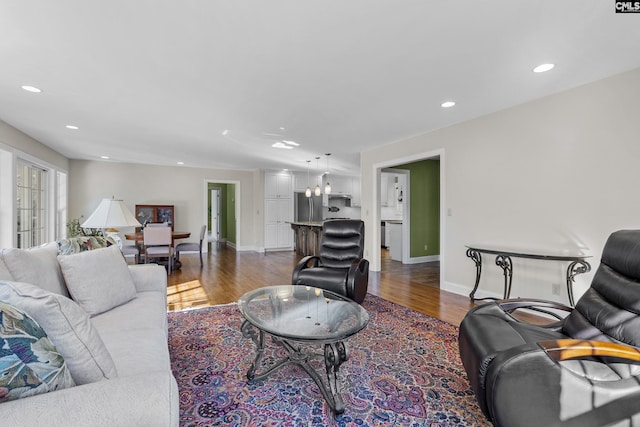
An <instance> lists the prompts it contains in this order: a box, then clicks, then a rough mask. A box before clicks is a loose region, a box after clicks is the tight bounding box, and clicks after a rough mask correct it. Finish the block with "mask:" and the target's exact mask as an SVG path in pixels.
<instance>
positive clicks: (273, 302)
mask: <svg viewBox="0 0 640 427" xmlns="http://www.w3.org/2000/svg"><path fill="white" fill-rule="evenodd" d="M238 308H239V309H240V312H241V313H242V315H243V316H244V318H245V320H244V321H243V322H242V335H243V336H244V337H245V338H250V339H251V340H252V341H253V342H254V343H255V344H256V346H257V351H256V357H255V360H254V361H253V363H252V364H251V367H250V368H249V371H248V372H247V378H248V379H249V381H250V382H251V381H254V380H262V379H265V378H267V377H268V376H269V375H271V374H272V373H274V372H275V371H277V370H279V369H280V368H282V367H284V366H287V365H291V364H295V365H299V366H300V367H302V368H303V369H304V370H305V371H306V372H307V373H308V374H309V376H310V377H311V378H312V379H313V380H314V381H315V383H316V384H317V385H318V388H319V389H320V392H321V393H322V396H323V397H324V399H325V400H326V401H327V403H328V404H329V406H330V407H331V409H332V410H333V411H334V413H335V414H341V413H343V412H344V409H345V407H344V402H343V401H342V397H341V396H340V390H339V382H338V370H339V368H340V365H341V364H342V363H344V362H346V361H347V360H349V349H348V347H347V343H346V342H345V340H346V339H347V338H349V337H350V336H352V335H354V334H356V333H358V332H359V331H360V330H362V329H363V328H364V327H365V326H366V325H367V323H368V322H369V314H368V313H367V311H366V310H365V309H364V308H362V306H360V305H359V304H358V303H356V302H354V301H352V300H350V299H348V298H347V297H344V296H341V295H338V294H336V293H334V292H330V291H326V290H324V289H318V288H314V287H311V286H304V285H295V286H293V285H285V286H268V287H265V288H259V289H255V290H253V291H249V292H247V293H246V294H244V295H243V296H242V297H240V300H239V301H238ZM265 334H269V335H271V336H272V337H273V341H274V342H275V343H276V344H277V345H280V346H282V347H284V348H285V349H286V350H287V355H286V357H284V358H283V359H282V360H280V361H278V362H277V363H276V364H274V365H272V366H270V367H267V368H265V370H264V371H263V372H261V373H257V372H256V370H258V369H259V368H261V366H260V362H261V359H262V355H263V353H264V338H265ZM310 344H311V345H310ZM313 344H317V345H318V346H319V347H320V348H322V349H323V350H324V351H323V352H322V353H321V352H319V351H318V349H317V347H316V348H315V351H314V346H313ZM313 359H324V365H325V368H326V375H327V381H326V382H325V381H323V380H322V377H321V376H320V375H319V374H318V371H317V370H316V368H314V367H313V366H312V365H311V364H310V362H311V361H312V360H313Z"/></svg>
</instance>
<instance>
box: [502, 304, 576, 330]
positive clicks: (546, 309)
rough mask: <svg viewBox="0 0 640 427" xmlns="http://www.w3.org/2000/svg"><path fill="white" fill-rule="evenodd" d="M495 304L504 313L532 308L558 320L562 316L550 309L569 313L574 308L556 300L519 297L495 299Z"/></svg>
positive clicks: (552, 325) (553, 325)
mask: <svg viewBox="0 0 640 427" xmlns="http://www.w3.org/2000/svg"><path fill="white" fill-rule="evenodd" d="M496 304H497V305H498V307H500V308H501V309H502V310H503V311H504V312H505V313H509V314H512V313H513V312H514V311H516V310H523V309H527V310H533V311H538V312H540V313H544V314H548V315H550V316H553V317H555V318H556V319H558V320H560V321H562V320H563V317H561V316H559V315H558V314H556V313H554V312H552V311H550V310H559V311H566V312H568V313H571V312H572V311H573V310H574V308H573V307H569V306H568V305H564V304H562V303H559V302H556V301H547V300H543V299H521V298H514V299H503V300H499V301H496ZM539 326H543V325H539ZM548 326H551V327H556V326H558V325H557V323H553V324H551V325H548Z"/></svg>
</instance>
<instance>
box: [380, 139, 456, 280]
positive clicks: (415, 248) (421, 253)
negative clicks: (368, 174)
mask: <svg viewBox="0 0 640 427" xmlns="http://www.w3.org/2000/svg"><path fill="white" fill-rule="evenodd" d="M394 169H395V170H397V169H404V170H408V171H409V175H408V179H409V182H408V183H407V190H410V191H411V197H410V198H409V197H407V198H406V199H405V205H404V207H403V208H404V210H406V213H405V215H406V217H405V218H406V219H405V218H403V220H402V223H403V224H402V228H403V229H405V227H406V229H405V230H403V231H404V232H403V241H402V247H403V253H402V264H401V263H399V262H398V264H399V265H402V266H406V265H407V264H421V265H425V266H433V263H438V262H439V264H438V265H439V268H440V269H441V268H442V266H443V262H444V259H443V250H442V242H444V236H443V230H444V223H443V222H444V218H443V214H442V212H443V209H444V206H445V205H444V150H436V151H433V152H428V153H421V154H417V155H414V156H410V157H407V158H401V159H393V160H388V161H385V162H381V163H377V164H374V165H373V173H374V176H373V181H374V182H375V187H374V188H375V190H376V191H375V192H374V199H373V200H374V209H373V213H374V215H373V221H374V224H379V223H381V220H382V219H384V218H383V216H382V203H381V198H382V196H383V195H382V192H381V186H382V179H381V178H382V175H381V173H382V172H383V171H385V172H386V171H389V170H394ZM398 172H399V171H398ZM407 195H408V194H407ZM412 201H413V203H412ZM374 237H376V239H374V240H375V243H374V246H373V248H372V250H373V252H372V254H371V260H372V261H373V262H372V270H373V271H383V270H388V269H389V262H387V261H388V259H386V260H385V262H382V255H383V251H382V250H381V235H380V232H378V233H375V234H374ZM405 239H406V240H405ZM385 255H387V254H386V253H385ZM405 255H406V256H405ZM427 263H428V264H427ZM383 267H384V269H383Z"/></svg>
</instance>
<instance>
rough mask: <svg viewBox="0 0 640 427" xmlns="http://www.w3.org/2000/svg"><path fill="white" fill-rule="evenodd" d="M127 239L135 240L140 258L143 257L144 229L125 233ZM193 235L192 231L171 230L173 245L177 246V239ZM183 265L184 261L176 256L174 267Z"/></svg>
mask: <svg viewBox="0 0 640 427" xmlns="http://www.w3.org/2000/svg"><path fill="white" fill-rule="evenodd" d="M124 237H125V239H127V240H135V242H136V246H138V247H139V248H140V255H141V256H140V259H142V255H143V254H144V233H143V232H142V231H136V232H135V233H127V234H125V235H124ZM189 237H191V233H190V232H188V231H172V232H171V246H174V247H175V240H176V239H186V238H189ZM180 267H182V263H181V262H180V261H177V260H176V259H175V257H174V259H173V269H174V270H179V269H180Z"/></svg>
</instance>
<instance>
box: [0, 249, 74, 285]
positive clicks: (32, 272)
mask: <svg viewBox="0 0 640 427" xmlns="http://www.w3.org/2000/svg"><path fill="white" fill-rule="evenodd" d="M57 256H58V245H56V243H55V242H51V243H47V244H46V245H42V246H38V247H35V248H31V249H16V248H9V249H3V250H2V253H1V254H0V257H2V259H3V260H4V263H5V264H6V266H7V269H8V270H9V272H10V273H11V276H12V280H15V281H16V282H26V283H31V284H34V285H36V286H39V287H41V288H42V289H44V290H46V291H49V292H55V293H57V294H60V295H64V296H65V297H68V296H69V292H68V291H67V287H66V286H65V284H64V279H63V278H62V272H61V271H60V266H59V265H58V261H57V260H56V257H57Z"/></svg>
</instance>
